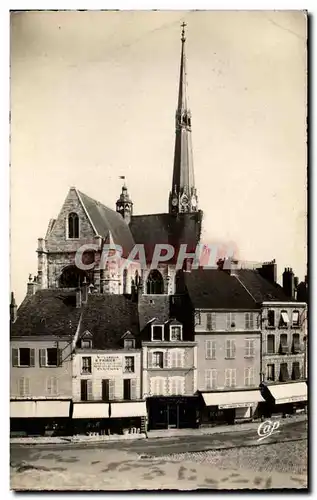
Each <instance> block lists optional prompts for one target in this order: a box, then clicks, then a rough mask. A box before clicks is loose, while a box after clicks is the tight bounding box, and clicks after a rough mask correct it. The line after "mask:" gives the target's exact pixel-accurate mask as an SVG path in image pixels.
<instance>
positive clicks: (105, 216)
mask: <svg viewBox="0 0 317 500" xmlns="http://www.w3.org/2000/svg"><path fill="white" fill-rule="evenodd" d="M77 193H78V195H79V197H80V199H81V201H82V203H83V205H84V207H85V209H86V211H87V213H88V215H89V217H90V219H91V220H92V223H93V225H94V226H95V228H96V231H97V233H98V234H99V235H100V236H102V237H103V238H106V237H108V235H109V231H110V232H111V235H112V237H113V241H114V243H115V244H116V245H120V246H121V247H122V249H123V254H122V255H123V257H127V256H128V255H129V253H130V252H131V250H132V248H133V247H134V240H133V236H132V234H131V231H130V229H129V226H128V225H127V223H126V222H125V220H124V219H123V217H122V216H121V215H120V214H119V213H118V212H115V211H114V210H111V208H108V207H106V206H105V205H103V204H102V203H100V202H99V201H96V200H94V199H93V198H90V196H87V195H86V194H84V193H82V192H81V191H77Z"/></svg>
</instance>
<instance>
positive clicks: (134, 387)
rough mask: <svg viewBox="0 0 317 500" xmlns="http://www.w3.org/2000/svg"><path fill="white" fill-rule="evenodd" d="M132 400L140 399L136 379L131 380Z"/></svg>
mask: <svg viewBox="0 0 317 500" xmlns="http://www.w3.org/2000/svg"><path fill="white" fill-rule="evenodd" d="M131 399H138V398H137V393H136V378H132V379H131Z"/></svg>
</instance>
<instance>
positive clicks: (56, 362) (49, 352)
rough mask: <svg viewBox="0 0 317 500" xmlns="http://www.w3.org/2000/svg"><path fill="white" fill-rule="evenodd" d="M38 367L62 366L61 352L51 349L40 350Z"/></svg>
mask: <svg viewBox="0 0 317 500" xmlns="http://www.w3.org/2000/svg"><path fill="white" fill-rule="evenodd" d="M39 357H40V366H42V367H45V366H61V364H62V350H61V349H56V347H52V348H49V349H40V351H39Z"/></svg>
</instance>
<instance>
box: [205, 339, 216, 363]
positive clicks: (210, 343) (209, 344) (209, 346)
mask: <svg viewBox="0 0 317 500" xmlns="http://www.w3.org/2000/svg"><path fill="white" fill-rule="evenodd" d="M205 353H206V359H216V341H215V340H206V341H205Z"/></svg>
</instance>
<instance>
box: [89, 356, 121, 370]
mask: <svg viewBox="0 0 317 500" xmlns="http://www.w3.org/2000/svg"><path fill="white" fill-rule="evenodd" d="M94 369H95V370H98V371H105V372H119V371H122V357H121V356H96V357H95V360H94Z"/></svg>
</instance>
